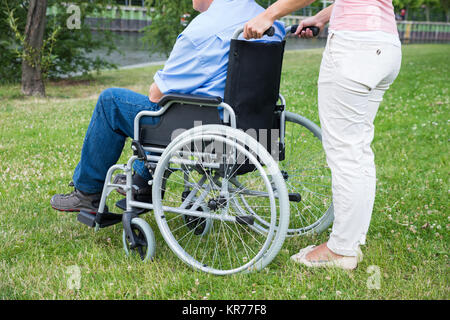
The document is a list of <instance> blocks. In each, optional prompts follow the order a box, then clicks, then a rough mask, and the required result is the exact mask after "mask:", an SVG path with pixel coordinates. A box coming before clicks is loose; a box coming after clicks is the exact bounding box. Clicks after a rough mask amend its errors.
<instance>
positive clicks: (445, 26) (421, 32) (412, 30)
mask: <svg viewBox="0 0 450 320" xmlns="http://www.w3.org/2000/svg"><path fill="white" fill-rule="evenodd" d="M304 18H306V17H303V16H286V17H284V18H282V20H283V22H284V23H285V24H286V25H293V24H298V23H299V22H300V21H301V20H302V19H304ZM85 21H86V23H87V24H88V25H89V26H90V27H91V29H92V30H111V31H126V32H139V31H141V30H142V29H143V28H144V27H146V26H148V25H150V24H151V19H150V17H149V16H148V15H147V9H145V8H141V7H120V10H119V9H117V8H116V7H109V8H108V9H107V10H106V11H104V12H102V13H100V14H98V15H96V16H92V17H88V18H86V20H85ZM397 28H398V32H399V36H400V40H401V41H402V42H403V43H409V42H450V23H445V22H418V21H397ZM327 34H328V28H325V31H324V32H322V33H321V35H320V37H322V38H323V37H326V36H327Z"/></svg>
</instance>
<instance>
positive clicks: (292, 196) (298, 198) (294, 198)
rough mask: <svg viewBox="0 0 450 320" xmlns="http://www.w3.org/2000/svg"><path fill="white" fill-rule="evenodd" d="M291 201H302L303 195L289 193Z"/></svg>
mask: <svg viewBox="0 0 450 320" xmlns="http://www.w3.org/2000/svg"><path fill="white" fill-rule="evenodd" d="M289 201H292V202H300V201H302V196H301V195H300V193H289Z"/></svg>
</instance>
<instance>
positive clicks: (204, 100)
mask: <svg viewBox="0 0 450 320" xmlns="http://www.w3.org/2000/svg"><path fill="white" fill-rule="evenodd" d="M171 101H180V102H185V103H188V104H200V105H201V104H217V105H219V104H221V103H222V98H221V97H214V96H203V95H199V94H184V93H170V94H167V95H165V96H163V97H162V98H161V100H159V102H158V104H159V105H160V106H164V105H166V104H167V103H169V102H171Z"/></svg>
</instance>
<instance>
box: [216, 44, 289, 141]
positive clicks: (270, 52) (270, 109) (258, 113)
mask: <svg viewBox="0 0 450 320" xmlns="http://www.w3.org/2000/svg"><path fill="white" fill-rule="evenodd" d="M284 45H285V41H282V42H256V41H245V40H236V39H233V40H231V45H230V53H229V62H228V72H227V80H226V85H225V96H224V101H225V102H226V103H228V104H229V105H230V106H231V107H232V108H233V109H234V112H235V114H236V120H237V127H238V128H239V129H243V130H244V131H246V130H248V129H255V130H256V131H257V132H258V131H259V130H260V129H267V130H270V129H274V124H276V123H277V121H276V119H275V117H276V114H275V110H276V108H277V101H278V99H279V90H280V80H281V67H282V63H283V54H284ZM278 123H279V121H278ZM275 128H276V127H275Z"/></svg>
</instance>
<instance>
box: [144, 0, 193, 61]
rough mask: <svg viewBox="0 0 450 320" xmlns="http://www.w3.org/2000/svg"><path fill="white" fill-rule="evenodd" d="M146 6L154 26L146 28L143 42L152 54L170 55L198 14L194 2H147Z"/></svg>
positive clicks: (183, 0)
mask: <svg viewBox="0 0 450 320" xmlns="http://www.w3.org/2000/svg"><path fill="white" fill-rule="evenodd" d="M146 5H147V7H148V10H149V12H150V17H151V19H152V24H151V25H150V26H148V27H146V29H145V36H144V39H143V41H144V42H145V43H147V44H148V45H149V48H150V51H151V52H153V53H163V54H166V55H169V53H170V51H171V50H172V47H173V45H174V44H175V41H176V39H177V36H178V35H179V34H180V33H181V32H182V31H183V29H184V28H185V27H186V26H187V25H188V24H189V23H190V22H191V21H192V19H194V18H195V17H196V16H197V14H198V12H196V11H195V10H194V9H193V8H192V0H159V1H149V0H147V1H146Z"/></svg>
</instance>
